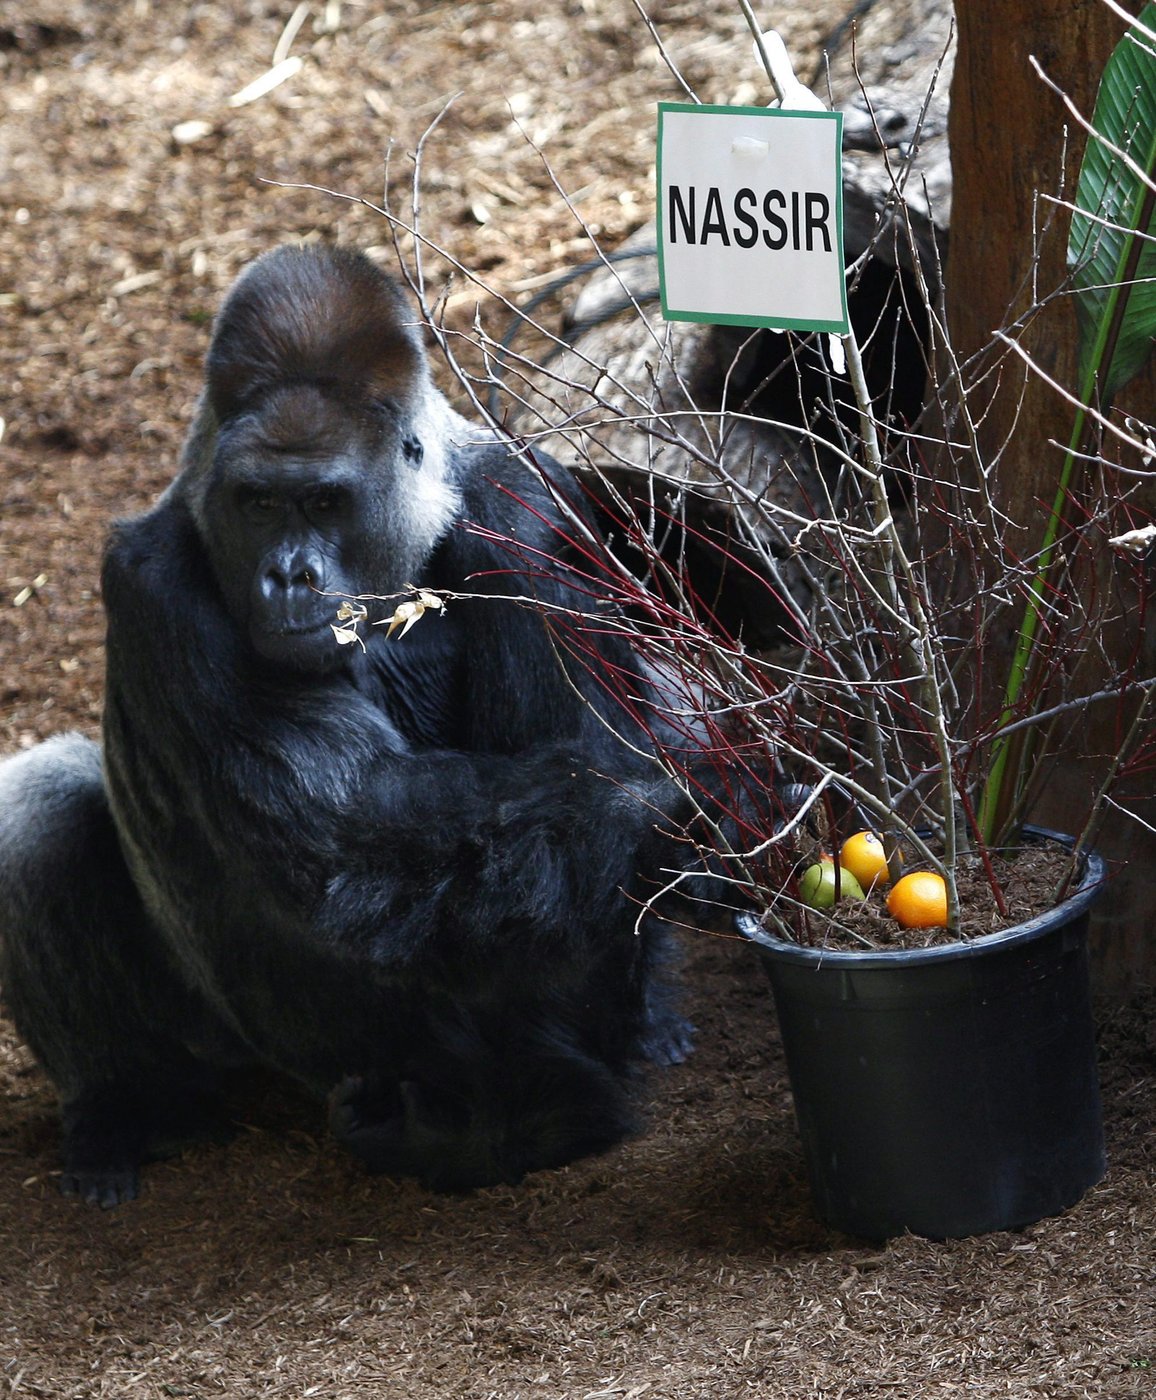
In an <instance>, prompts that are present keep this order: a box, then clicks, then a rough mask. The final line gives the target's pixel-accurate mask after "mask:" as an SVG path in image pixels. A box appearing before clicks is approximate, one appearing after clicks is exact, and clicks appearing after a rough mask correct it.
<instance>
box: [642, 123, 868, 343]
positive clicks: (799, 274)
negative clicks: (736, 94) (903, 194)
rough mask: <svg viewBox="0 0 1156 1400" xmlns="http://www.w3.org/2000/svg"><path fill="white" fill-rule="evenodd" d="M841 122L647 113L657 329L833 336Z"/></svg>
mask: <svg viewBox="0 0 1156 1400" xmlns="http://www.w3.org/2000/svg"><path fill="white" fill-rule="evenodd" d="M842 137H843V117H842V113H840V112H784V111H780V110H778V109H773V108H766V107H708V106H698V105H690V104H686V103H675V102H662V103H660V104H659V108H658V266H659V280H660V286H661V291H662V314H663V315H664V316H665V317H666V319H667V320H668V321H711V322H717V323H719V324H723V325H739V326H775V327H782V328H785V329H789V330H816V331H830V332H833V333H835V334H844V333H846V332H847V330H848V329H849V325H848V321H847V284H846V279H845V277H844V272H843V173H842V166H841V162H840V151H841V148H842Z"/></svg>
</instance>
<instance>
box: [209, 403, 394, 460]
mask: <svg viewBox="0 0 1156 1400" xmlns="http://www.w3.org/2000/svg"><path fill="white" fill-rule="evenodd" d="M398 436H399V429H398V425H397V422H396V415H395V413H394V412H393V411H392V409H390V408H389V407H388V406H387V405H384V404H381V403H373V404H371V403H367V402H365V401H364V400H354V401H351V400H350V398H349V396H348V395H347V394H342V393H339V392H334V391H330V390H328V389H326V388H325V387H324V386H322V385H318V384H310V383H296V384H287V385H281V386H278V387H277V388H276V389H274V390H271V391H270V392H269V393H267V394H265V395H263V396H262V397H261V399H260V401H259V402H258V403H257V404H255V405H253V406H252V407H250V408H249V410H248V411H246V412H244V413H241V414H239V415H237V416H236V417H235V418H233V419H231V420H229V422H227V423H226V424H224V425H223V427H222V431H221V441H222V442H223V443H225V444H226V445H227V449H228V453H238V452H239V453H242V454H244V456H245V457H246V458H248V457H249V456H250V455H251V454H253V453H258V452H261V453H265V454H267V455H268V456H269V458H270V462H269V465H270V467H271V468H272V469H274V470H276V469H277V467H278V465H279V464H281V463H282V460H283V458H284V457H285V456H286V454H287V455H288V456H305V457H308V458H310V459H313V460H320V459H329V458H339V457H342V456H345V455H360V454H361V453H363V452H364V450H365V449H367V448H370V449H380V448H381V447H382V446H383V445H384V444H385V443H386V442H387V441H388V440H389V439H391V438H396V437H398ZM219 455H226V456H227V454H219Z"/></svg>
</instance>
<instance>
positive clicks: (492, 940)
mask: <svg viewBox="0 0 1156 1400" xmlns="http://www.w3.org/2000/svg"><path fill="white" fill-rule="evenodd" d="M104 590H105V603H106V609H107V612H108V618H109V633H108V655H109V688H108V695H107V705H106V726H107V730H106V732H107V738H108V741H109V742H108V744H107V749H106V763H107V766H108V777H109V787H110V792H111V795H112V800H113V806H114V811H115V812H116V815H117V820H118V824H119V826H120V829H121V834H122V838H123V839H124V840H125V843H126V847H127V848H128V851H129V854H130V859H131V860H132V863H133V865H134V869H135V871H136V873H137V878H138V883H141V884H143V885H144V886H145V888H146V890H147V893H148V898H149V902H150V903H151V904H152V905H153V906H154V907H158V906H159V908H160V909H161V910H162V911H164V916H163V917H162V920H161V922H162V924H164V925H167V926H169V927H172V928H181V929H190V928H191V931H192V935H193V937H194V938H195V939H203V940H206V941H208V942H210V943H212V942H215V943H216V944H217V945H218V948H220V949H222V950H227V947H228V945H229V943H230V941H231V940H232V939H234V938H248V939H254V940H274V941H277V940H281V939H285V938H289V939H292V940H294V941H298V942H299V941H300V940H306V941H307V942H309V943H311V944H313V945H315V946H317V947H318V948H319V949H324V950H325V951H326V952H327V953H337V954H339V955H340V956H342V957H345V958H349V959H354V960H357V961H363V962H364V963H365V964H366V966H367V968H369V967H372V968H374V969H377V970H378V972H379V973H380V974H381V975H384V976H388V977H403V978H408V977H410V976H419V975H420V976H421V977H422V978H430V977H433V978H434V979H435V980H437V981H442V980H443V979H444V982H445V984H447V985H449V984H450V983H452V985H453V986H454V987H455V988H457V989H468V988H469V987H471V986H473V985H475V984H477V983H478V980H479V979H481V980H482V981H485V980H488V975H495V976H496V975H498V974H499V972H500V975H501V976H503V977H507V978H508V977H511V976H513V977H515V978H517V977H521V976H524V977H525V978H526V980H527V983H530V982H532V981H534V980H535V979H536V980H537V981H539V982H540V981H541V980H542V978H543V975H544V966H545V964H544V960H547V961H548V964H549V969H550V970H549V973H548V974H546V975H549V976H554V977H557V978H560V979H561V978H564V977H565V975H566V973H565V967H566V965H567V964H569V965H572V966H573V968H575V969H579V968H580V967H581V966H582V965H583V963H584V961H585V960H586V959H588V958H589V957H590V956H592V953H591V950H592V949H601V948H604V947H605V945H606V943H607V940H608V939H609V940H612V939H613V938H614V937H615V936H616V931H618V932H621V933H623V934H624V935H625V934H628V933H629V932H630V931H631V930H632V929H633V925H634V920H635V918H636V917H637V911H638V905H639V903H640V902H642V901H645V899H646V898H647V897H648V895H649V894H650V893H651V892H652V891H653V885H654V883H656V882H658V881H660V880H661V879H662V878H663V876H662V874H661V871H662V868H663V866H664V865H668V864H670V863H671V861H672V860H673V859H676V858H677V852H678V849H679V847H678V846H677V844H676V843H674V842H670V841H668V840H667V839H666V838H664V837H662V836H661V835H659V833H658V832H657V831H656V824H657V822H658V820H659V815H658V813H657V811H656V810H655V805H654V804H661V805H662V806H664V807H666V808H670V807H672V806H677V805H678V801H679V799H678V797H677V794H674V793H673V791H672V790H670V789H667V788H666V787H665V785H663V784H661V783H660V782H656V783H653V784H652V783H650V782H648V781H647V782H640V781H639V780H638V779H637V778H636V779H634V780H633V788H632V789H628V788H626V787H621V786H619V785H617V784H616V783H615V782H614V781H613V780H611V779H609V778H604V777H600V776H598V775H597V774H595V773H593V772H591V771H590V770H591V756H590V752H589V750H588V749H587V748H585V747H584V746H583V745H582V744H581V743H578V742H570V743H560V744H549V745H539V746H536V747H535V748H533V749H531V750H529V751H527V752H525V753H523V754H521V755H503V754H477V755H474V754H463V753H460V752H449V751H439V752H428V751H427V752H422V753H415V752H413V751H412V750H411V749H410V748H409V746H408V745H406V744H405V742H404V741H403V740H402V738H401V737H400V735H399V734H398V733H397V731H396V729H395V728H394V727H393V726H392V725H391V724H390V722H389V720H388V718H387V717H386V716H385V715H383V714H382V712H381V711H380V710H379V709H377V708H376V707H375V706H373V705H372V704H371V703H370V702H369V701H368V700H367V699H366V697H365V696H364V695H363V694H362V693H361V692H360V690H359V689H358V688H357V686H356V685H355V684H354V683H353V681H352V680H351V679H350V678H349V677H348V676H345V675H342V676H335V677H332V678H328V679H326V680H324V681H319V680H318V679H317V678H310V679H309V680H308V681H307V682H295V681H294V680H293V679H292V678H291V677H288V678H287V677H284V676H281V675H277V676H270V675H269V674H267V672H266V671H265V670H264V669H263V668H262V667H261V666H260V664H259V663H255V662H254V661H253V660H252V658H251V656H250V655H249V653H248V651H247V649H246V648H245V646H244V644H243V640H242V639H241V638H240V637H239V636H238V635H237V632H236V629H235V627H234V626H233V624H232V623H231V622H230V620H229V618H228V615H227V614H226V613H225V611H224V610H223V608H222V607H221V605H220V603H219V601H218V600H217V598H216V596H215V593H214V590H213V587H212V583H211V581H210V580H209V579H208V578H207V577H206V574H205V565H204V561H203V559H202V557H201V554H200V551H199V549H198V546H197V541H196V537H195V532H194V530H193V526H192V523H191V520H190V519H189V517H188V516H187V513H186V512H185V511H184V509H183V507H182V506H181V505H180V504H179V503H175V502H171V501H170V502H167V503H163V504H162V505H161V506H159V507H158V508H157V509H156V510H155V511H153V512H152V513H151V514H150V515H149V516H146V517H142V518H141V519H140V520H137V521H134V522H131V523H130V524H128V525H126V526H123V527H121V529H120V531H119V532H118V534H117V536H116V537H115V538H114V541H113V543H112V545H111V547H110V549H109V552H108V555H107V557H106V565H105V571H104ZM495 606H498V607H500V606H502V605H501V604H495ZM428 625H429V626H432V627H436V626H437V625H439V624H438V622H437V620H436V619H435V620H432V621H431V622H430V623H429V624H428ZM351 661H353V662H356V657H354V656H351ZM636 790H637V792H636ZM648 881H649V882H651V883H650V884H649V886H648ZM212 892H217V893H216V895H215V897H214V896H213V894H212ZM222 956H225V953H224V952H222ZM210 961H213V962H214V963H216V962H217V961H218V959H217V958H216V956H214V957H213V958H211V959H210Z"/></svg>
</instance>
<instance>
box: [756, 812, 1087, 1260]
mask: <svg viewBox="0 0 1156 1400" xmlns="http://www.w3.org/2000/svg"><path fill="white" fill-rule="evenodd" d="M1031 835H1032V836H1033V837H1034V838H1037V839H1056V840H1063V841H1067V840H1068V838H1064V837H1061V836H1058V834H1057V833H1054V832H1047V831H1042V830H1034V831H1033V832H1032V833H1031ZM1068 844H1070V842H1068ZM1102 880H1103V862H1102V861H1101V860H1100V859H1099V857H1097V856H1095V855H1089V856H1088V858H1087V861H1086V863H1085V867H1084V869H1083V871H1082V872H1081V878H1080V881H1079V884H1078V886H1077V887H1076V889H1075V890H1074V891H1073V893H1072V895H1071V896H1070V897H1069V898H1068V899H1067V900H1065V901H1064V902H1063V903H1062V904H1060V905H1058V906H1057V907H1056V908H1055V909H1053V910H1051V911H1049V912H1048V913H1046V914H1043V915H1041V916H1040V917H1039V918H1037V919H1032V920H1031V921H1030V922H1028V923H1023V924H1019V925H1017V926H1016V927H1015V928H1012V929H1007V930H1005V931H1004V932H1002V933H997V934H991V935H988V936H987V937H984V938H978V939H974V940H972V941H969V942H966V943H955V944H950V945H945V946H941V947H935V948H923V949H918V950H914V951H872V950H864V951H863V952H831V951H826V950H822V949H815V948H804V947H801V946H799V945H797V944H794V943H790V942H787V941H785V940H781V939H778V938H775V937H773V936H771V935H769V934H768V933H766V932H765V931H764V930H763V929H762V928H761V927H760V926H759V925H758V923H757V922H756V921H755V920H754V919H752V918H749V917H747V916H745V915H741V916H740V917H739V931H740V933H742V934H743V936H744V937H746V938H747V939H749V940H750V941H751V942H752V943H754V944H755V945H756V946H757V949H758V952H759V954H760V956H761V958H762V961H763V963H764V966H765V967H766V970H767V972H768V974H769V975H770V979H771V986H772V989H773V992H774V998H775V1005H776V1008H777V1010H778V1015H779V1022H780V1026H781V1029H782V1036H783V1046H784V1049H785V1051H786V1057H787V1068H788V1072H789V1074H790V1079H791V1089H792V1092H793V1094H794V1099H795V1111H796V1115H797V1117H798V1122H799V1131H800V1134H801V1136H802V1139H803V1148H804V1152H805V1155H806V1159H807V1166H808V1170H809V1173H810V1177H811V1185H812V1190H813V1192H814V1196H815V1204H816V1209H817V1211H818V1213H819V1215H820V1217H821V1218H822V1219H823V1220H824V1221H825V1222H826V1223H827V1224H829V1225H831V1226H833V1227H835V1228H836V1229H839V1230H844V1231H847V1232H848V1233H850V1234H855V1235H861V1236H864V1237H866V1238H869V1239H886V1238H888V1237H889V1236H891V1235H896V1234H899V1233H901V1232H902V1231H904V1230H911V1231H913V1232H914V1233H916V1234H920V1235H927V1236H930V1237H932V1238H936V1239H948V1238H956V1237H959V1236H964V1235H977V1234H983V1233H985V1232H987V1231H989V1230H1003V1229H1012V1228H1016V1227H1019V1226H1023V1225H1028V1224H1030V1223H1031V1222H1033V1221H1036V1220H1040V1219H1042V1218H1043V1217H1045V1216H1049V1215H1055V1214H1058V1213H1059V1212H1060V1211H1062V1210H1065V1209H1066V1208H1067V1207H1068V1206H1071V1205H1074V1204H1075V1202H1076V1201H1078V1200H1079V1199H1080V1197H1081V1196H1082V1195H1083V1194H1084V1192H1085V1191H1087V1190H1088V1188H1089V1187H1091V1186H1093V1185H1095V1183H1096V1182H1097V1181H1099V1180H1100V1178H1101V1177H1102V1176H1103V1174H1104V1169H1105V1159H1104V1133H1103V1125H1102V1119H1101V1110H1100V1091H1099V1082H1098V1078H1097V1072H1096V1049H1095V1035H1094V1029H1093V1025H1092V1013H1091V1005H1090V995H1089V983H1088V958H1087V930H1088V910H1089V906H1090V905H1091V903H1092V901H1093V900H1094V899H1095V897H1096V895H1097V893H1098V891H1099V887H1100V885H1101V882H1102Z"/></svg>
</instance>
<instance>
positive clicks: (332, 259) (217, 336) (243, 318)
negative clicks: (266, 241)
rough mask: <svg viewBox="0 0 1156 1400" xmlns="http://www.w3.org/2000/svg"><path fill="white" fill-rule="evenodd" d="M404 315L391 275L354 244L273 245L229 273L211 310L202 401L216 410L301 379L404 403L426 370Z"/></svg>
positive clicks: (220, 412)
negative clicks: (227, 287)
mask: <svg viewBox="0 0 1156 1400" xmlns="http://www.w3.org/2000/svg"><path fill="white" fill-rule="evenodd" d="M413 320H414V315H413V312H412V310H411V309H410V307H409V305H408V303H407V302H406V300H405V298H404V297H403V296H402V294H401V291H400V290H399V288H398V287H397V286H396V284H395V283H394V282H392V281H391V280H390V278H388V277H387V276H386V275H385V274H384V273H383V272H381V271H380V270H379V269H378V268H377V267H375V266H374V265H373V263H371V262H370V261H369V259H368V258H366V257H364V256H363V255H362V254H360V253H356V252H354V251H352V250H350V249H344V248H327V247H293V246H286V247H283V248H277V249H274V250H273V251H272V252H271V253H266V254H264V255H263V256H262V257H260V258H258V259H257V260H256V261H255V262H254V263H252V264H251V265H250V266H249V267H248V268H247V269H246V270H245V272H244V273H242V275H241V276H240V277H239V278H238V279H237V282H236V283H235V284H234V286H233V289H232V290H231V292H230V293H229V295H228V297H227V298H226V300H225V304H224V306H223V307H222V308H221V312H220V314H219V315H218V317H217V319H216V323H215V325H214V328H213V339H212V343H211V345H210V346H209V354H208V359H207V361H206V375H207V389H208V398H209V402H210V404H211V405H212V408H213V411H214V413H215V414H216V417H217V418H218V420H224V419H226V418H228V417H229V416H230V415H231V414H233V413H236V412H237V411H238V410H239V409H240V408H242V407H244V406H245V404H246V403H248V402H249V401H251V400H252V399H253V398H254V397H255V396H256V395H258V394H259V393H260V392H261V391H262V390H263V389H266V388H271V387H273V386H275V385H277V384H285V383H295V382H296V383H300V382H310V383H318V384H329V385H334V386H339V387H340V388H341V389H343V390H344V391H345V392H352V393H358V394H360V395H363V396H364V397H366V398H369V399H375V400H390V401H392V402H393V403H395V404H396V405H398V406H399V407H402V408H403V409H405V408H409V407H411V406H412V405H414V404H415V403H416V402H418V401H419V400H420V398H421V396H422V393H423V390H424V389H425V386H426V385H427V383H428V378H429V376H428V370H427V367H426V359H425V351H424V348H423V346H422V342H421V337H420V335H419V334H418V331H417V329H416V327H415V326H414V325H413V324H412V322H413Z"/></svg>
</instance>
